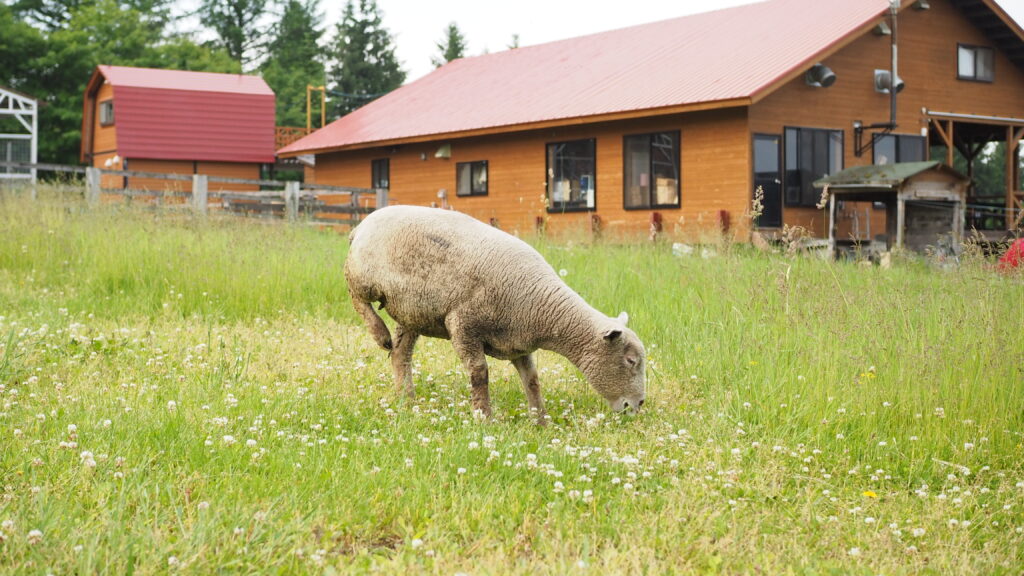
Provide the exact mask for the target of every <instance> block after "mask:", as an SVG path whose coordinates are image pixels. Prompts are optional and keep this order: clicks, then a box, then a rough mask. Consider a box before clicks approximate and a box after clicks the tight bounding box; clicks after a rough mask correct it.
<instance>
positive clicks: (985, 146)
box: [924, 110, 1024, 240]
mask: <svg viewBox="0 0 1024 576" xmlns="http://www.w3.org/2000/svg"><path fill="white" fill-rule="evenodd" d="M924 112H925V117H926V118H927V121H928V134H929V139H928V144H929V146H928V149H929V156H930V157H931V159H932V160H941V161H942V162H944V163H945V164H946V165H947V166H951V167H956V168H958V169H960V170H962V171H963V172H964V174H966V175H967V177H968V178H970V179H971V183H970V185H969V187H968V190H967V200H966V227H967V229H968V230H971V229H973V230H977V231H978V232H980V233H981V234H982V235H984V236H986V237H988V238H989V239H990V240H998V239H1001V238H1004V237H1005V236H1006V235H1007V233H1009V232H1013V231H1017V230H1020V229H1021V226H1022V221H1024V182H1022V179H1021V177H1022V174H1021V141H1022V140H1024V119H1022V118H1011V117H1000V116H981V115H975V114H958V113H952V112H938V111H934V110H925V111H924ZM992 146H996V148H992ZM937 148H945V156H944V157H935V156H936V154H935V149H937ZM982 156H986V165H985V166H979V165H978V161H979V160H980V159H981V158H982ZM981 168H984V169H986V170H988V171H989V172H991V171H992V170H993V169H995V170H996V171H998V172H1001V173H1002V182H1001V183H996V184H995V185H993V183H992V182H990V181H987V180H988V179H986V181H985V182H979V179H978V177H979V176H980V175H981Z"/></svg>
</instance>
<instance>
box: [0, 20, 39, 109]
mask: <svg viewBox="0 0 1024 576" xmlns="http://www.w3.org/2000/svg"><path fill="white" fill-rule="evenodd" d="M45 53H46V39H45V38H44V37H43V35H42V33H40V32H39V31H38V30H36V29H35V28H33V27H32V26H30V25H28V24H27V23H25V22H22V21H21V20H19V19H17V18H16V17H15V14H14V11H13V10H12V9H11V8H10V7H9V6H7V5H6V4H3V3H0V85H3V86H6V87H8V88H11V89H13V90H25V91H28V90H30V89H32V88H35V86H30V84H31V83H32V78H33V76H34V75H35V70H34V68H33V67H32V61H33V60H34V59H35V58H38V57H40V56H42V55H43V54H45Z"/></svg>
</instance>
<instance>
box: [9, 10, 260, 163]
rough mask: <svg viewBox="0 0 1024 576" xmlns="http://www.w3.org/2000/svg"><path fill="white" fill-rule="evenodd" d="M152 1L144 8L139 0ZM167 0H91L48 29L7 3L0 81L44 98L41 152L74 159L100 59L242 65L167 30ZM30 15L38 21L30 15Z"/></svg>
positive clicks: (46, 158) (225, 68) (218, 68)
mask: <svg viewBox="0 0 1024 576" xmlns="http://www.w3.org/2000/svg"><path fill="white" fill-rule="evenodd" d="M133 5H134V6H140V7H148V8H147V9H149V8H153V9H154V10H153V11H150V12H143V11H142V10H140V9H136V8H132V6H133ZM165 5H166V2H163V1H162V0H158V1H147V0H141V1H137V2H118V1H117V0H92V1H90V2H82V3H80V4H79V5H77V6H76V7H74V8H72V9H71V11H70V13H69V14H70V15H69V17H68V18H67V20H66V21H65V22H63V23H62V24H61V25H60V27H58V28H56V29H53V30H50V31H48V33H46V34H44V33H41V32H40V31H39V30H36V29H32V28H31V27H29V28H26V26H28V25H27V24H26V23H25V22H24V21H22V22H19V21H16V20H12V19H11V18H10V14H11V12H10V11H9V10H8V9H7V7H6V6H5V5H3V4H0V84H4V85H8V86H10V87H12V88H15V89H17V90H21V91H23V92H26V93H28V94H30V95H32V96H33V97H35V98H38V99H39V100H40V101H41V103H42V104H43V105H42V106H40V107H39V129H40V139H39V158H40V160H41V161H43V162H56V163H61V164H74V163H76V162H77V161H78V153H79V146H80V144H81V137H82V136H81V127H82V98H83V92H84V89H85V84H86V82H88V80H89V77H90V76H91V74H92V72H93V69H94V68H95V67H96V65H97V64H114V65H122V66H146V67H158V68H168V67H173V68H186V69H190V70H205V71H211V72H239V71H240V68H239V67H238V64H237V63H235V62H234V61H232V60H231V59H230V58H228V57H227V55H226V53H224V52H223V51H221V50H214V49H210V48H208V47H201V46H197V45H196V44H195V43H194V42H192V41H191V40H189V39H188V38H186V37H174V36H171V37H170V39H169V40H164V38H165V37H167V36H168V35H167V34H166V32H165V27H166V23H167V18H166V17H165V16H163V15H161V14H160V10H159V9H158V7H159V6H165ZM23 19H25V20H32V21H36V19H34V18H29V17H27V16H23Z"/></svg>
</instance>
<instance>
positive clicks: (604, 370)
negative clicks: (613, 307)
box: [586, 316, 647, 412]
mask: <svg viewBox="0 0 1024 576" xmlns="http://www.w3.org/2000/svg"><path fill="white" fill-rule="evenodd" d="M623 318H624V317H623V316H620V317H619V318H618V319H616V320H613V321H612V323H613V326H612V327H609V328H607V329H605V330H603V331H602V332H601V334H599V335H598V337H599V339H600V341H599V342H597V350H598V353H597V354H595V357H594V361H593V363H592V364H591V365H590V366H588V368H589V370H587V371H586V372H587V379H588V380H589V381H590V384H591V386H593V387H594V389H595V390H597V391H598V392H599V393H600V394H601V395H602V396H604V398H605V400H607V401H608V405H609V406H610V407H611V409H612V410H614V411H616V412H621V411H623V410H630V411H634V412H635V411H637V410H639V409H640V407H641V406H643V403H644V397H645V391H644V382H645V380H646V371H647V353H646V352H645V351H644V345H643V343H642V342H640V338H638V337H637V335H636V334H635V333H634V332H633V331H632V330H630V329H629V328H626V325H625V322H624V321H623Z"/></svg>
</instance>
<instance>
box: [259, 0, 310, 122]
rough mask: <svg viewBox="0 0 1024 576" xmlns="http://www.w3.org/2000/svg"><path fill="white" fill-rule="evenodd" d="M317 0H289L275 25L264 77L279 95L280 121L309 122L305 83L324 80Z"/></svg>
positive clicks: (278, 117)
mask: <svg viewBox="0 0 1024 576" xmlns="http://www.w3.org/2000/svg"><path fill="white" fill-rule="evenodd" d="M319 19H320V18H319V17H318V15H317V2H316V0H306V1H302V0H288V1H287V2H286V3H285V6H284V12H283V13H282V15H281V19H280V20H279V21H278V22H277V23H276V24H275V25H274V27H273V30H272V35H271V37H272V39H271V41H270V43H269V44H268V47H267V48H268V49H267V59H266V60H265V61H264V62H263V64H262V65H261V66H260V72H261V73H262V75H263V79H264V80H265V81H266V82H267V84H268V85H269V86H270V88H271V89H272V90H273V91H274V93H275V94H276V95H277V123H278V125H280V126H305V125H306V86H308V85H314V86H321V85H323V83H324V64H323V62H322V61H321V55H320V46H319V44H318V42H319V40H320V37H321V36H322V35H323V30H320V29H318V28H317V27H316V22H317V21H318V20H319Z"/></svg>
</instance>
